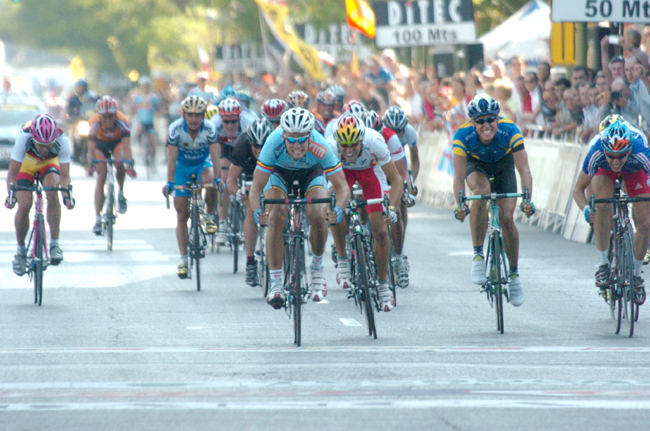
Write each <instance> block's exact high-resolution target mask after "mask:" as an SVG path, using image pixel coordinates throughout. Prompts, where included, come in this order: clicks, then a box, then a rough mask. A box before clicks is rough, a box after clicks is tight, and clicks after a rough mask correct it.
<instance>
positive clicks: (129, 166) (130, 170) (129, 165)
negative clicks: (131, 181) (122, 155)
mask: <svg viewBox="0 0 650 431" xmlns="http://www.w3.org/2000/svg"><path fill="white" fill-rule="evenodd" d="M122 162H123V163H124V164H125V165H126V174H127V175H128V176H130V177H131V178H135V177H136V176H137V175H138V174H137V172H135V169H134V168H135V163H134V161H133V160H122Z"/></svg>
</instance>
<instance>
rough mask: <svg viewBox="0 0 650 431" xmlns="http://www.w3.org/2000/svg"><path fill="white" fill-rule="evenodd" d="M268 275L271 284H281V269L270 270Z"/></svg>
mask: <svg viewBox="0 0 650 431" xmlns="http://www.w3.org/2000/svg"><path fill="white" fill-rule="evenodd" d="M269 275H270V276H271V284H272V285H276V284H282V270H281V269H271V270H269Z"/></svg>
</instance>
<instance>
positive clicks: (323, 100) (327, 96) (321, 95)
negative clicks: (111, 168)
mask: <svg viewBox="0 0 650 431" xmlns="http://www.w3.org/2000/svg"><path fill="white" fill-rule="evenodd" d="M316 103H320V104H323V105H333V104H334V94H333V93H332V92H331V91H329V90H325V91H319V92H318V94H316Z"/></svg>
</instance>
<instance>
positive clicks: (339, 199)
mask: <svg viewBox="0 0 650 431" xmlns="http://www.w3.org/2000/svg"><path fill="white" fill-rule="evenodd" d="M327 179H328V180H330V181H331V182H332V188H333V189H334V190H332V191H333V192H335V193H336V206H337V207H339V208H341V209H344V208H345V207H346V206H347V205H348V201H349V200H350V188H349V187H348V182H347V181H346V180H345V174H344V173H343V170H342V169H341V170H340V171H338V172H336V173H334V174H332V175H330V176H329V177H327Z"/></svg>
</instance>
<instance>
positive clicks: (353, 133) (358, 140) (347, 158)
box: [328, 112, 403, 311]
mask: <svg viewBox="0 0 650 431" xmlns="http://www.w3.org/2000/svg"><path fill="white" fill-rule="evenodd" d="M328 142H329V143H330V144H331V146H332V149H333V150H334V154H336V155H337V156H340V158H341V165H342V166H343V173H344V175H345V179H346V181H347V184H348V187H349V188H350V190H352V186H353V185H354V184H355V183H358V184H359V185H360V186H361V189H362V190H363V199H376V198H382V197H383V196H384V194H385V193H389V196H390V203H391V207H390V209H389V210H388V214H386V215H385V217H382V210H383V208H382V204H375V205H368V206H366V211H367V213H368V218H369V219H370V226H371V229H372V236H373V238H374V239H375V259H376V263H377V281H378V282H379V289H378V292H379V302H380V307H381V309H382V310H383V311H391V310H392V309H393V308H394V307H395V297H394V296H393V293H392V292H391V290H390V287H389V285H388V265H389V262H390V239H389V237H388V229H387V228H386V223H391V224H392V223H395V222H396V221H397V213H395V211H394V205H397V204H398V203H399V201H400V199H401V196H402V189H403V185H402V181H401V178H400V176H399V173H398V172H397V169H396V168H395V164H394V163H393V162H392V160H391V155H390V151H389V150H388V147H387V146H386V143H385V142H384V138H383V137H382V136H381V135H380V134H379V133H378V132H376V131H375V130H372V129H370V128H366V126H365V124H364V122H363V120H361V119H360V118H358V117H357V116H355V115H353V114H352V113H351V112H347V113H345V114H343V115H342V116H341V117H340V118H339V121H338V125H337V128H336V132H335V133H334V135H333V136H331V137H330V138H329V139H328ZM387 180H388V181H390V190H389V187H388V182H387ZM347 230H348V226H347V223H346V221H345V218H344V221H343V222H342V223H340V224H338V225H336V226H333V227H332V234H333V236H334V242H335V243H336V253H337V274H336V279H337V282H339V284H342V285H343V288H348V287H349V283H350V281H349V280H350V262H349V260H348V256H347V251H346V249H345V235H346V234H347Z"/></svg>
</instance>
